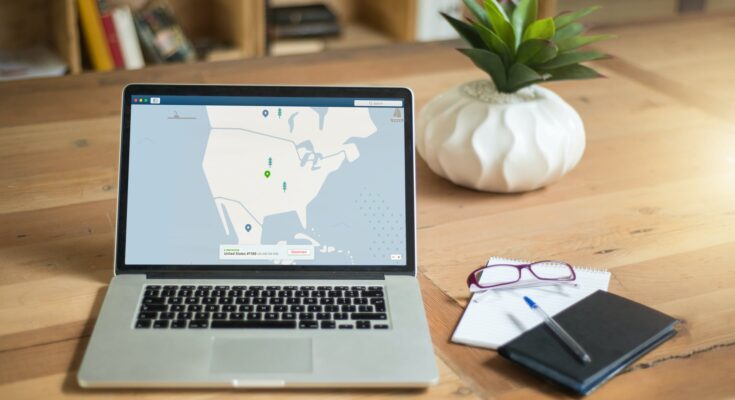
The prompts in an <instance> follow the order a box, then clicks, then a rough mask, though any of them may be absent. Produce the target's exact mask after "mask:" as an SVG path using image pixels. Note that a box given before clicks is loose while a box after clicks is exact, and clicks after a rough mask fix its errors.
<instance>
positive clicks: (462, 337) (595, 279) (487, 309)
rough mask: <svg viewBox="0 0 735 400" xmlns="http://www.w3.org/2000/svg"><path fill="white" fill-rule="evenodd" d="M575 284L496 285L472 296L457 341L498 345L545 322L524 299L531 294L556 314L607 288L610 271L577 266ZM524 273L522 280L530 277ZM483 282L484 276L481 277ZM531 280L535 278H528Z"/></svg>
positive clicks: (495, 261)
mask: <svg viewBox="0 0 735 400" xmlns="http://www.w3.org/2000/svg"><path fill="white" fill-rule="evenodd" d="M503 263H508V264H525V263H526V262H525V261H519V260H511V259H506V258H499V257H493V258H491V259H490V260H489V261H488V265H490V264H503ZM574 271H575V273H576V275H577V279H576V280H575V282H574V285H566V284H560V285H550V286H539V287H520V288H519V287H514V288H509V289H494V290H489V291H485V292H481V293H475V294H474V295H473V296H472V299H471V300H470V302H469V304H468V305H467V308H466V309H465V312H464V314H462V319H461V320H460V321H459V323H458V324H457V328H456V329H455V330H454V334H453V335H452V341H453V342H455V343H461V344H467V345H470V346H477V347H488V348H491V349H497V348H498V347H500V346H502V345H504V344H505V343H507V342H509V341H511V340H513V339H515V338H516V337H517V336H519V335H520V334H521V333H523V332H525V331H527V330H529V329H531V328H533V327H535V326H536V325H538V324H540V323H542V321H541V320H540V319H539V317H538V315H537V314H536V313H534V312H533V311H531V309H530V308H529V307H528V305H526V303H525V302H524V301H523V296H529V297H530V298H532V299H533V300H534V301H536V302H537V303H538V304H539V305H540V306H541V307H542V308H543V309H544V311H546V312H547V313H549V314H550V315H554V314H557V313H559V312H561V311H562V310H564V309H566V308H567V307H569V306H571V305H572V304H574V303H576V302H578V301H579V300H581V299H583V298H584V297H587V296H588V295H590V294H592V293H594V292H595V291H597V290H605V291H607V287H608V284H609V283H610V272H608V271H605V270H596V269H590V268H581V267H576V266H575V267H574ZM528 278H529V277H528V276H527V272H525V271H524V273H523V280H522V281H521V282H520V283H523V282H525V281H526V279H528ZM480 283H482V277H480ZM528 283H529V284H532V282H531V281H530V279H529V282H528Z"/></svg>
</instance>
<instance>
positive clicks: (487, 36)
mask: <svg viewBox="0 0 735 400" xmlns="http://www.w3.org/2000/svg"><path fill="white" fill-rule="evenodd" d="M474 27H475V30H477V33H478V34H480V37H481V38H482V40H483V41H484V42H485V44H486V45H487V48H488V49H490V50H492V51H494V52H495V53H497V54H498V55H499V56H500V58H501V59H502V60H503V64H505V65H510V59H511V57H512V55H511V52H510V49H509V48H508V46H507V45H506V44H505V42H503V39H501V38H500V37H499V36H498V35H496V34H495V32H493V31H491V30H490V29H488V28H486V27H484V26H482V25H480V24H478V23H475V25H474Z"/></svg>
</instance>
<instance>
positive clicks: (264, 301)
mask: <svg viewBox="0 0 735 400" xmlns="http://www.w3.org/2000/svg"><path fill="white" fill-rule="evenodd" d="M253 304H268V299H267V298H265V297H256V298H254V299H253Z"/></svg>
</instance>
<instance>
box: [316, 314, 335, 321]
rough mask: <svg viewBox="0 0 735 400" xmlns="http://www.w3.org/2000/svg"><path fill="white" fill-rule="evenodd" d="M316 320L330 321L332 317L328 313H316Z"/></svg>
mask: <svg viewBox="0 0 735 400" xmlns="http://www.w3.org/2000/svg"><path fill="white" fill-rule="evenodd" d="M316 319H318V320H324V319H332V316H331V314H329V313H316Z"/></svg>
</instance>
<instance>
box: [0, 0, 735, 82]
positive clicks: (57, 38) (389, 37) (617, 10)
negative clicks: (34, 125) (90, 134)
mask: <svg viewBox="0 0 735 400" xmlns="http://www.w3.org/2000/svg"><path fill="white" fill-rule="evenodd" d="M540 3H541V10H540V12H541V13H542V14H545V15H549V16H550V15H556V14H557V13H559V12H562V11H564V10H568V9H578V8H580V7H583V6H587V5H593V4H599V5H602V6H604V11H602V12H598V13H593V14H592V15H591V16H590V17H589V18H588V19H586V22H587V23H589V24H590V25H592V26H593V27H599V26H603V27H605V26H612V25H626V24H640V23H647V22H653V21H659V20H670V19H675V18H685V17H686V16H687V15H691V14H702V13H717V12H721V11H726V10H728V11H730V10H735V1H733V0H597V1H590V0H541V1H540ZM440 11H442V12H446V13H448V14H451V15H454V16H461V15H462V14H463V13H464V9H463V6H462V0H322V1H319V0H317V1H315V0H24V1H17V0H0V80H17V79H30V78H33V77H45V76H59V75H65V74H83V73H89V72H94V71H109V70H113V69H138V68H146V67H149V66H151V65H155V64H161V63H181V62H196V61H205V62H206V61H217V60H239V59H247V58H253V57H273V56H282V55H289V54H304V53H315V52H328V51H332V50H336V49H349V48H358V47H369V46H390V45H393V44H396V43H402V42H415V41H434V40H447V39H454V38H456V34H455V32H454V31H453V30H452V29H451V28H450V27H449V25H448V24H447V23H446V22H445V21H444V20H443V19H441V18H440V16H439V12H440Z"/></svg>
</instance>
